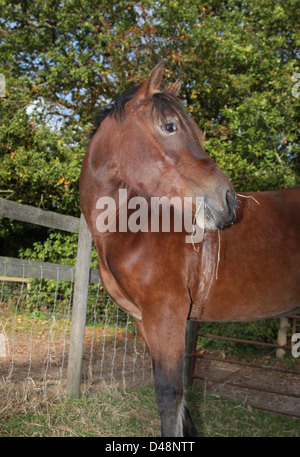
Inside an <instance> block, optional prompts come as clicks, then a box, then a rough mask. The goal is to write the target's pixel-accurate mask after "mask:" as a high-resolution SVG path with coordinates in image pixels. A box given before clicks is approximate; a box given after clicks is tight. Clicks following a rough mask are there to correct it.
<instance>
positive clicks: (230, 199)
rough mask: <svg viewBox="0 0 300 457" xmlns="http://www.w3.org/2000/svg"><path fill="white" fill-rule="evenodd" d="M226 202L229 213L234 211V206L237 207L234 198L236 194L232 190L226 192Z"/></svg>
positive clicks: (235, 198)
mask: <svg viewBox="0 0 300 457" xmlns="http://www.w3.org/2000/svg"><path fill="white" fill-rule="evenodd" d="M226 202H227V205H228V208H229V209H230V210H231V211H235V209H236V206H237V196H236V193H235V191H234V190H227V192H226Z"/></svg>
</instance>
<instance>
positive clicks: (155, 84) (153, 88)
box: [132, 60, 164, 105]
mask: <svg viewBox="0 0 300 457" xmlns="http://www.w3.org/2000/svg"><path fill="white" fill-rule="evenodd" d="M163 72H164V61H163V60H161V61H160V62H159V63H158V64H157V65H156V66H155V67H154V68H153V70H152V72H151V74H150V76H149V78H148V79H146V81H145V82H144V83H143V84H142V85H141V87H140V88H139V89H138V91H137V92H136V93H135V95H134V96H133V98H132V102H133V104H134V105H137V104H138V103H139V102H140V101H141V100H143V99H144V98H147V97H150V96H151V95H152V94H153V93H155V92H157V91H158V88H159V86H160V83H161V80H162V77H163Z"/></svg>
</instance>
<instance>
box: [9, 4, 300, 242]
mask: <svg viewBox="0 0 300 457" xmlns="http://www.w3.org/2000/svg"><path fill="white" fill-rule="evenodd" d="M1 6H2V8H1V12H0V73H2V74H3V75H4V76H5V78H6V98H0V156H1V169H0V195H1V196H2V197H5V198H11V199H13V200H16V201H20V202H24V203H27V204H31V205H34V206H41V207H44V208H46V209H53V210H55V211H58V212H61V213H65V214H74V215H79V213H80V207H79V199H78V177H79V173H80V168H81V162H82V158H83V155H84V152H85V148H86V146H87V143H88V131H89V129H90V127H91V125H92V121H93V116H94V114H95V112H96V111H97V109H98V108H99V106H100V105H101V104H103V103H107V102H109V101H110V100H111V99H112V98H113V97H114V96H115V95H116V94H118V93H120V92H122V91H123V90H124V89H126V88H128V87H129V86H130V85H132V84H134V83H135V82H138V81H141V80H142V79H143V78H144V77H145V75H147V74H148V72H149V71H150V69H151V68H152V67H153V66H154V65H155V64H156V63H157V62H158V61H159V60H160V59H162V58H165V59H166V72H165V81H166V84H169V83H170V81H171V80H174V79H175V78H177V77H178V76H179V75H182V76H183V79H184V84H183V88H182V91H181V94H180V96H181V97H182V98H183V100H184V102H185V103H186V109H187V110H189V111H190V112H191V114H192V115H193V116H194V117H195V119H196V121H197V122H198V124H199V125H200V126H201V127H202V128H203V130H204V131H205V134H206V138H207V142H206V149H207V150H208V152H209V153H210V155H211V156H212V157H213V158H214V159H215V160H216V161H217V163H218V164H219V165H220V166H221V167H222V168H223V170H224V171H225V172H226V173H227V174H228V175H229V177H230V178H231V179H232V181H233V183H234V185H235V186H236V188H237V189H238V190H240V191H241V190H265V189H271V188H281V187H287V186H292V185H294V184H296V183H297V182H299V172H300V166H299V164H300V153H299V118H298V112H297V110H298V108H299V101H300V98H299V97H298V98H297V97H295V96H294V95H293V92H292V88H293V85H294V84H295V81H293V80H292V77H293V75H295V74H298V73H300V70H299V66H297V65H298V62H297V56H299V24H298V21H297V12H298V5H297V2H295V1H293V0H285V1H284V2H283V1H281V0H266V1H264V2H263V4H262V3H261V2H260V1H259V0H240V1H237V0H227V1H226V2H219V1H217V0H205V1H201V2H200V1H199V0H170V1H168V2H162V1H156V0H146V1H140V2H134V1H130V0H126V1H116V0H112V1H110V2H107V0H67V1H62V0H43V1H42V0H32V1H28V0H11V1H6V2H2V4H1ZM294 93H295V92H294ZM30 230H32V229H30ZM14 232H15V234H16V237H17V238H20V233H22V240H19V241H18V245H20V244H22V243H23V244H24V243H25V237H24V227H22V228H20V225H19V224H18V223H16V222H9V221H3V222H2V228H1V232H0V235H1V236H2V237H4V238H5V240H6V241H5V246H7V245H8V240H10V241H11V242H12V243H14V242H15V240H14V241H13V233H14ZM35 233H36V232H35ZM32 236H33V234H32V232H31V231H30V233H29V234H28V242H30V239H31V238H32ZM40 236H41V238H43V237H46V236H47V233H46V232H45V231H42V232H41V233H40Z"/></svg>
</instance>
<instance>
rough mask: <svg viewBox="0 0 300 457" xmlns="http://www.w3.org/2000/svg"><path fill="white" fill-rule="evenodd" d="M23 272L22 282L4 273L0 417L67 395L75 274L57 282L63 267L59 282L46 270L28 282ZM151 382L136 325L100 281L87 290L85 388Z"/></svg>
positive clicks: (0, 318)
mask: <svg viewBox="0 0 300 457" xmlns="http://www.w3.org/2000/svg"><path fill="white" fill-rule="evenodd" d="M26 268H27V265H26V264H25V263H24V266H23V275H22V277H8V276H6V275H5V268H4V269H2V273H3V272H4V274H3V276H1V278H0V414H1V415H3V414H9V413H10V412H11V411H14V412H16V411H18V410H24V409H28V408H30V407H31V405H32V404H33V403H34V402H39V404H40V403H42V402H43V401H48V400H49V399H53V398H57V397H61V396H62V395H65V382H66V374H67V364H68V349H69V339H70V329H71V317H72V299H73V290H74V280H73V278H74V270H75V268H74V267H72V266H70V267H69V275H70V280H68V281H66V280H61V279H60V277H61V269H60V268H59V267H58V266H55V267H53V277H55V276H56V279H45V277H44V274H43V273H44V270H43V266H42V265H41V266H40V276H39V277H36V278H34V279H30V278H27V277H26ZM49 268H50V266H49V265H48V266H47V269H49ZM63 270H64V272H65V271H66V267H65V266H64V267H63ZM36 276H37V275H36ZM152 377H153V373H152V362H151V357H150V355H149V353H148V351H147V350H146V347H145V344H144V342H143V340H142V339H141V337H140V336H139V335H138V332H137V329H136V326H135V324H134V321H133V320H132V319H131V318H130V316H129V315H127V314H126V313H124V312H123V311H122V310H120V309H119V308H118V307H117V306H116V305H115V304H114V303H113V302H112V301H111V299H110V298H109V297H108V296H107V294H106V292H105V291H104V290H103V287H102V285H101V283H100V282H99V283H97V284H90V285H89V294H88V310H87V325H86V331H85V342H84V354H83V364H82V386H83V390H84V391H93V390H97V389H99V388H101V385H102V384H103V383H105V384H113V383H118V384H121V385H123V386H128V385H133V384H141V383H145V382H147V381H149V380H151V379H152Z"/></svg>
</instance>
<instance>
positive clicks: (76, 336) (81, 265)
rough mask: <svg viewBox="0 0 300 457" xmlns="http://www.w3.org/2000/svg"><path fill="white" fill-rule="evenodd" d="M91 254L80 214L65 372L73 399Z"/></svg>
mask: <svg viewBox="0 0 300 457" xmlns="http://www.w3.org/2000/svg"><path fill="white" fill-rule="evenodd" d="M91 253H92V236H91V233H90V231H89V228H88V226H87V223H86V220H85V217H84V215H83V214H81V217H80V225H79V237H78V248H77V260H76V271H75V281H74V296H73V310H72V323H71V335H70V348H69V360H68V372H67V395H74V396H75V398H79V397H80V378H81V365H82V356H83V347H84V332H85V323H86V312H87V298H88V287H89V274H90V265H91Z"/></svg>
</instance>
